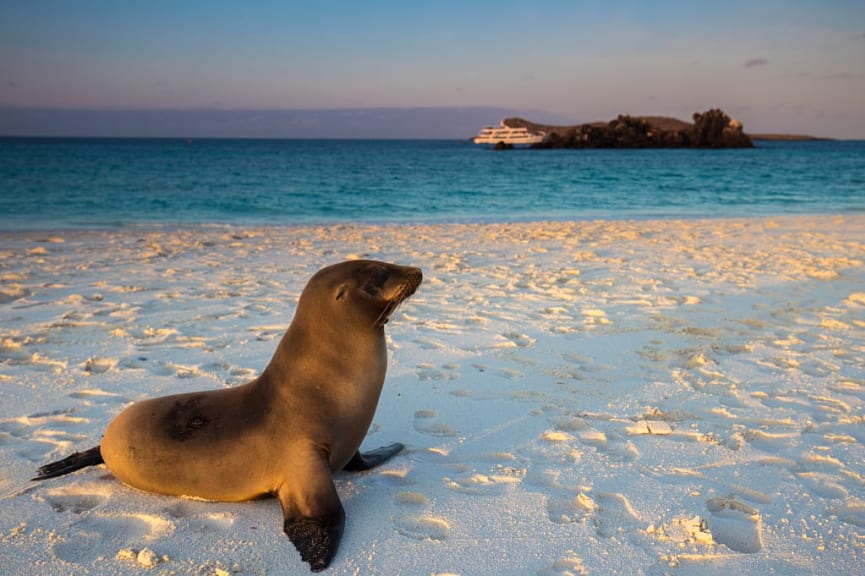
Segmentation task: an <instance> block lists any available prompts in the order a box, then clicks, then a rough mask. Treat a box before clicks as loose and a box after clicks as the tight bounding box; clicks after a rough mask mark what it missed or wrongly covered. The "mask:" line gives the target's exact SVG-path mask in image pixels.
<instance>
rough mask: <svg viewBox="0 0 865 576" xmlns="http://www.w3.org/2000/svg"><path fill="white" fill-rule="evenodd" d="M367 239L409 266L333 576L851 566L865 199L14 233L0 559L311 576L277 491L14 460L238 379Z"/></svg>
mask: <svg viewBox="0 0 865 576" xmlns="http://www.w3.org/2000/svg"><path fill="white" fill-rule="evenodd" d="M359 256H364V257H367V256H368V257H374V258H378V259H384V260H391V261H395V262H398V263H403V264H412V265H417V266H420V267H422V268H423V269H424V273H425V282H424V284H423V286H422V287H421V288H420V290H419V292H418V293H417V294H416V295H415V296H414V297H413V298H412V299H411V300H409V301H408V302H407V303H406V304H405V306H404V307H403V308H402V309H401V310H400V312H399V313H398V314H397V315H396V317H395V318H394V319H393V320H392V321H391V323H390V324H389V327H388V330H389V339H390V348H391V350H390V352H391V359H390V368H389V372H388V381H387V384H386V386H385V391H384V393H383V395H382V400H381V402H380V404H379V409H378V412H377V414H376V418H375V422H374V424H373V427H372V429H371V430H370V437H369V438H368V439H367V441H366V443H365V445H364V446H365V447H368V448H372V447H376V446H378V445H381V444H385V443H389V442H393V441H403V442H405V443H406V444H407V445H408V447H409V449H408V450H407V451H406V452H404V453H403V454H401V455H399V456H398V457H396V458H394V459H393V460H392V461H390V462H389V463H388V464H386V465H385V466H383V467H381V468H380V469H376V470H374V471H371V472H368V473H364V474H360V475H348V474H343V475H340V476H338V479H337V486H338V489H339V492H340V494H341V496H342V498H343V501H344V505H345V508H346V512H347V523H346V531H345V536H344V537H343V540H342V545H341V548H340V552H339V554H338V556H337V558H336V560H335V562H334V564H333V566H332V568H331V570H330V572H329V573H332V574H387V575H393V574H406V575H415V574H418V575H428V574H436V575H444V574H461V575H466V576H467V575H485V574H489V575H492V574H496V575H500V574H538V575H564V574H699V575H700V576H705V575H712V574H718V575H724V576H728V575H731V574H765V573H770V572H775V573H783V574H816V573H822V574H854V573H861V570H862V567H863V565H865V449H863V446H865V265H863V261H865V216H846V217H828V216H827V217H795V218H794V217H789V218H777V219H773V220H765V219H754V220H718V221H685V222H673V221H667V222H576V223H553V224H546V223H538V224H503V225H474V226H467V225H442V226H392V227H387V226H384V227H380V226H345V227H337V228H334V229H330V230H325V229H318V228H270V229H239V228H223V227H210V228H203V229H195V230H191V229H187V230H181V231H179V232H169V231H111V232H62V233H60V232H58V233H53V234H37V233H26V234H19V235H2V234H0V495H2V499H0V572H3V573H4V574H39V575H60V574H129V573H147V574H243V575H252V574H285V573H292V574H303V573H306V568H305V565H303V564H302V563H301V561H300V559H299V556H298V554H297V553H296V552H295V550H294V547H293V546H292V545H291V544H290V542H289V541H288V540H287V538H286V537H285V536H284V535H283V533H282V531H281V524H282V523H281V514H280V508H279V504H278V502H277V501H275V500H263V501H256V502H249V503H241V504H222V503H211V502H201V501H194V500H184V499H178V498H170V497H165V496H158V495H151V494H146V493H142V492H139V491H136V490H134V489H131V488H128V487H126V486H124V485H122V484H121V483H120V482H119V481H117V480H115V479H114V478H112V477H111V476H110V474H109V473H108V471H107V469H106V468H104V467H99V468H90V469H87V470H84V471H81V472H78V473H75V474H73V475H70V476H66V477H63V478H59V479H55V480H50V481H47V482H44V483H39V484H30V483H29V482H28V478H30V477H31V476H32V475H33V473H34V472H35V470H36V468H37V467H38V466H39V465H41V464H44V463H46V462H48V461H50V460H52V459H56V458H59V457H62V456H65V455H67V454H69V453H71V452H73V451H75V450H80V449H84V448H88V447H90V446H93V445H95V444H97V443H98V442H99V439H100V435H101V432H102V430H103V429H104V427H105V426H106V424H107V423H108V422H109V421H110V419H111V418H112V417H113V416H114V415H116V414H117V413H118V412H119V411H120V410H121V409H122V408H123V407H124V406H125V405H127V404H128V403H130V402H133V401H136V400H140V399H143V398H148V397H152V396H156V395H165V394H169V393H176V392H182V391H189V390H199V389H206V388H214V387H220V386H228V385H234V384H238V383H242V382H245V381H247V380H249V379H250V378H251V377H253V376H254V375H255V374H256V373H257V372H258V371H259V370H261V369H262V368H263V367H264V366H265V364H266V363H267V361H268V359H269V358H270V355H271V354H272V352H273V350H274V347H275V346H276V343H277V340H278V338H279V337H280V335H281V333H282V331H283V330H284V329H285V327H286V326H287V325H288V322H289V320H290V319H291V316H292V313H293V309H294V305H295V300H296V298H297V295H298V293H299V291H300V289H301V288H302V286H303V284H304V283H305V282H306V280H307V279H308V277H309V276H310V275H311V274H312V273H313V272H314V271H315V270H317V269H318V268H320V267H322V266H324V265H326V264H329V263H333V262H336V261H339V260H341V259H344V258H352V257H359Z"/></svg>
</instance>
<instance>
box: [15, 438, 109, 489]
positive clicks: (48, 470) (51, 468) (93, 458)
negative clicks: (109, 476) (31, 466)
mask: <svg viewBox="0 0 865 576" xmlns="http://www.w3.org/2000/svg"><path fill="white" fill-rule="evenodd" d="M103 462H104V460H102V453H101V452H100V450H99V446H95V447H93V448H91V449H90V450H84V451H83V452H76V453H75V454H72V455H71V456H67V457H66V458H64V459H63V460H58V461H57V462H51V463H50V464H46V465H45V466H42V467H41V468H39V470H37V471H36V477H35V478H32V480H34V481H35V480H47V479H48V478H56V477H57V476H63V475H64V474H69V473H70V472H75V471H76V470H80V469H81V468H86V467H88V466H96V465H97V464H102V463H103Z"/></svg>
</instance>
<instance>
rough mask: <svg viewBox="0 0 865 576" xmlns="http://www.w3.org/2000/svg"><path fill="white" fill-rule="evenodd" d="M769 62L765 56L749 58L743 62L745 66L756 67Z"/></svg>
mask: <svg viewBox="0 0 865 576" xmlns="http://www.w3.org/2000/svg"><path fill="white" fill-rule="evenodd" d="M768 64H769V61H768V60H766V59H765V58H762V57H761V58H751V59H750V60H748V61H747V62H745V68H756V67H758V66H766V65H768Z"/></svg>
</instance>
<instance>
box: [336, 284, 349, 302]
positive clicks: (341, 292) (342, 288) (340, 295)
mask: <svg viewBox="0 0 865 576" xmlns="http://www.w3.org/2000/svg"><path fill="white" fill-rule="evenodd" d="M347 291H348V288H346V287H345V284H343V285H342V286H340V287H339V292H337V293H336V299H337V300H342V299H343V298H344V297H345V293H346V292H347Z"/></svg>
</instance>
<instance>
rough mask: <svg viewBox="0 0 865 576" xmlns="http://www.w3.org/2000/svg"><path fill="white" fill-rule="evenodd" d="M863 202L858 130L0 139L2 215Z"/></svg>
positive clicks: (628, 211) (521, 216) (446, 214)
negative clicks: (731, 135)
mask: <svg viewBox="0 0 865 576" xmlns="http://www.w3.org/2000/svg"><path fill="white" fill-rule="evenodd" d="M854 211H865V142H804V143H803V142H799V143H772V142H758V146H757V147H756V148H754V149H748V150H515V151H508V152H494V151H492V150H490V149H488V148H481V147H477V146H474V145H472V144H471V143H469V142H457V141H377V140H362V141H361V140H359V141H349V140H193V141H186V140H87V139H0V229H2V230H19V229H57V228H82V227H125V226H139V225H152V224H202V223H227V224H309V223H333V222H447V221H512V220H537V219H596V218H600V219H645V218H691V217H722V216H731V217H736V216H751V215H784V214H821V213H844V212H854Z"/></svg>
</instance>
